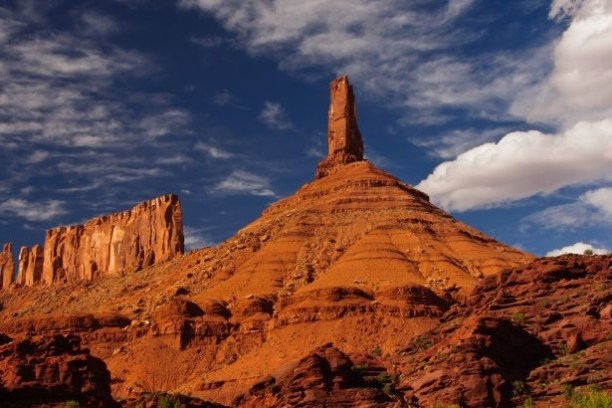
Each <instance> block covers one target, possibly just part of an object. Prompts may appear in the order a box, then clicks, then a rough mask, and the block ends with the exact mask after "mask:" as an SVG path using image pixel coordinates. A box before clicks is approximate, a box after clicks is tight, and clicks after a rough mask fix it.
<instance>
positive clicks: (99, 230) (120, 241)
mask: <svg viewBox="0 0 612 408" xmlns="http://www.w3.org/2000/svg"><path fill="white" fill-rule="evenodd" d="M183 252H184V237H183V217H182V212H181V205H180V202H179V199H178V197H177V196H176V195H175V194H166V195H163V196H160V197H157V198H155V199H153V200H149V201H144V202H142V203H140V204H138V205H136V206H135V207H134V208H132V209H130V210H127V211H123V212H119V213H115V214H111V215H106V216H102V217H96V218H93V219H91V220H89V221H87V222H86V223H85V224H83V225H71V226H67V227H57V228H53V229H50V230H48V231H47V233H46V236H45V245H44V247H41V246H40V245H34V246H33V247H32V248H31V249H29V248H27V247H21V249H20V251H19V258H18V265H19V267H18V272H17V277H16V279H15V280H14V281H13V273H14V269H15V262H14V259H13V247H12V244H11V243H7V244H5V245H4V247H3V249H2V251H0V289H2V288H4V289H7V288H9V287H10V286H11V285H13V284H14V285H17V286H32V285H36V284H38V283H40V282H44V283H46V284H51V283H53V282H58V281H76V280H92V279H95V278H96V277H98V276H106V275H125V274H127V273H131V272H135V271H138V270H140V269H142V268H145V267H147V266H151V265H154V264H156V263H159V262H164V261H168V260H170V259H172V258H173V257H175V256H176V255H180V254H182V253H183Z"/></svg>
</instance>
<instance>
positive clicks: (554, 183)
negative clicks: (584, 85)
mask: <svg viewBox="0 0 612 408" xmlns="http://www.w3.org/2000/svg"><path fill="white" fill-rule="evenodd" d="M611 168H612V119H609V120H603V121H600V122H595V123H590V122H582V123H578V124H576V125H575V126H574V127H572V128H571V129H569V130H567V131H565V132H563V133H561V134H559V135H549V134H544V133H541V132H537V131H529V132H514V133H510V134H508V135H506V136H504V137H503V138H502V139H501V140H500V141H499V142H498V143H487V144H484V145H481V146H478V147H475V148H473V149H471V150H468V151H467V152H465V153H462V154H460V155H459V156H458V157H457V158H456V159H455V160H453V161H448V162H445V163H442V164H440V165H439V166H438V167H436V169H435V170H434V171H433V173H432V174H430V175H429V176H428V177H427V178H426V179H425V180H423V181H421V182H420V183H419V184H418V185H417V186H416V187H417V188H418V189H420V190H423V191H425V192H426V193H427V194H429V195H430V196H431V198H432V199H433V201H434V202H436V203H438V204H440V205H441V206H442V207H444V208H446V209H448V210H457V211H466V210H471V209H476V208H485V207H488V206H493V205H501V204H505V203H508V202H512V201H517V200H520V199H523V198H526V197H530V196H533V195H536V194H540V193H551V192H553V191H556V190H558V189H560V188H562V187H566V186H571V185H577V184H582V183H588V182H597V181H602V180H606V179H612V173H611V172H610V169H611Z"/></svg>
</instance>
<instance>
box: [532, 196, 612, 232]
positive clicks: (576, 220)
mask: <svg viewBox="0 0 612 408" xmlns="http://www.w3.org/2000/svg"><path fill="white" fill-rule="evenodd" d="M609 224H612V188H609V187H608V188H600V189H596V190H590V191H587V192H586V193H584V194H582V195H581V196H580V197H579V198H578V200H576V202H573V203H570V204H563V205H556V206H553V207H550V208H546V209H545V210H542V211H538V212H537V213H535V214H531V215H529V216H528V217H525V218H524V219H523V220H522V222H521V228H522V229H525V228H528V227H530V226H531V225H538V226H539V227H540V228H545V229H557V230H566V229H576V228H584V227H601V226H604V225H609Z"/></svg>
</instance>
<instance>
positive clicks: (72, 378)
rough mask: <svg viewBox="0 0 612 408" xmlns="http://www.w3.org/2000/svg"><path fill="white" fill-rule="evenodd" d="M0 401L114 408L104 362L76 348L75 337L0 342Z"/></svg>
mask: <svg viewBox="0 0 612 408" xmlns="http://www.w3.org/2000/svg"><path fill="white" fill-rule="evenodd" d="M0 373H1V376H0V380H1V381H0V401H2V406H3V407H8V408H12V407H15V408H17V407H31V406H37V405H38V404H41V405H42V404H61V403H65V402H66V401H78V402H79V403H80V404H81V405H80V406H87V407H101V408H102V407H104V408H109V407H115V406H117V404H116V403H115V402H114V401H113V399H112V397H111V390H110V372H109V371H108V370H107V369H106V364H104V362H103V361H102V360H100V359H98V358H95V357H92V356H91V355H90V354H89V351H88V350H83V349H81V347H80V339H79V338H78V337H77V336H68V337H64V336H54V337H50V338H39V339H28V340H22V341H11V340H10V339H9V338H7V337H4V338H3V340H1V341H0Z"/></svg>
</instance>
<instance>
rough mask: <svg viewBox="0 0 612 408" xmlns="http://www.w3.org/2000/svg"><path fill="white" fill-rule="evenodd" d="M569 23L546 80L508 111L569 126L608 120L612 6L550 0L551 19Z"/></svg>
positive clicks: (600, 0) (599, 1)
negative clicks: (552, 0) (582, 121)
mask: <svg viewBox="0 0 612 408" xmlns="http://www.w3.org/2000/svg"><path fill="white" fill-rule="evenodd" d="M565 16H567V17H570V18H571V23H570V24H569V26H568V28H567V29H566V30H565V32H564V33H563V35H562V36H561V38H560V39H559V41H558V42H557V43H556V44H555V46H554V50H553V55H552V56H553V62H554V67H553V70H552V73H551V74H550V76H549V77H547V78H544V80H543V81H542V82H541V83H540V84H539V85H538V86H534V87H533V88H532V89H528V90H525V91H524V92H523V93H522V95H521V96H520V97H518V98H517V99H516V100H515V101H514V106H513V107H512V108H511V110H512V111H513V112H514V113H515V114H517V115H519V116H524V117H526V118H527V119H528V120H530V121H535V122H538V121H544V122H552V123H561V124H563V125H564V126H566V127H567V126H571V125H572V124H573V123H575V122H577V121H579V120H590V121H594V120H600V119H603V118H610V117H612V57H610V56H611V55H612V3H611V2H610V1H609V0H580V1H577V0H561V1H559V0H555V1H554V2H553V4H552V6H551V9H550V17H551V18H554V17H565Z"/></svg>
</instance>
